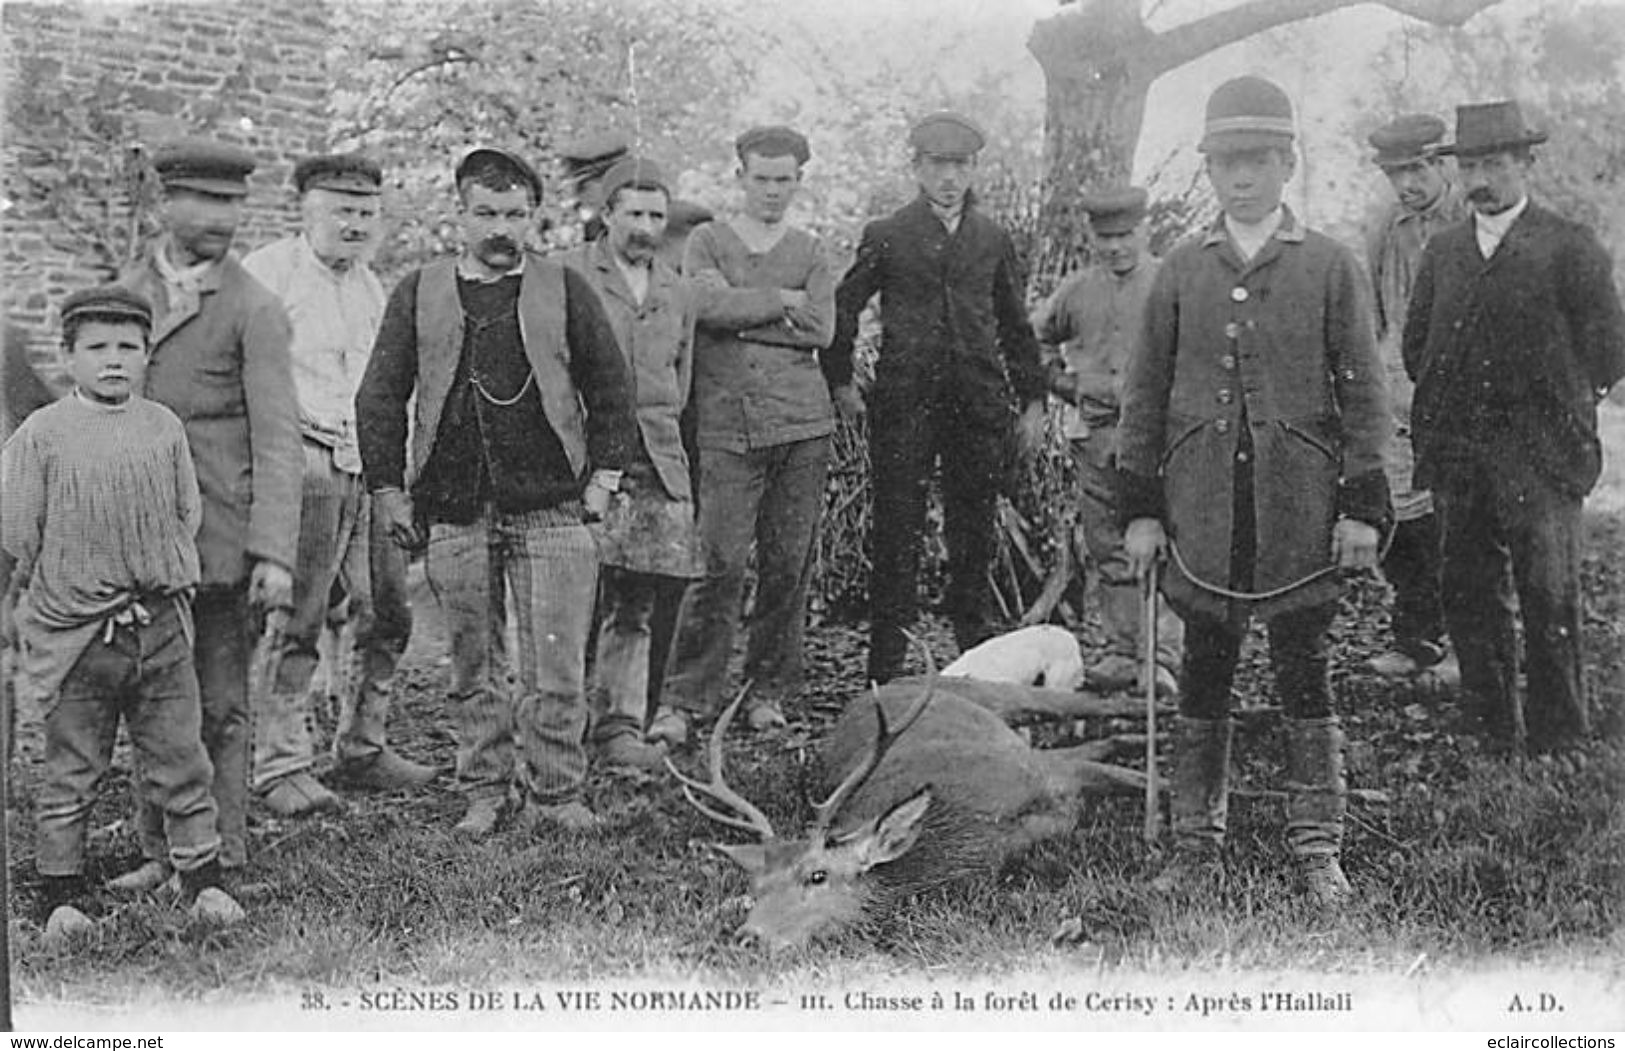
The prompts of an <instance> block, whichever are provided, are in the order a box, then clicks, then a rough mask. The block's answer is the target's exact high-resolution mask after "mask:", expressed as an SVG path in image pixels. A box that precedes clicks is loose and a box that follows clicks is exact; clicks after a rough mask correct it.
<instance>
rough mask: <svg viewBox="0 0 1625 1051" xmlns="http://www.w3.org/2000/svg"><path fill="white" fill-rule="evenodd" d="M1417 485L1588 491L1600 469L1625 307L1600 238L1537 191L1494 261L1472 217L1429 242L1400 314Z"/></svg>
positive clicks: (1624, 357) (1622, 358)
mask: <svg viewBox="0 0 1625 1051" xmlns="http://www.w3.org/2000/svg"><path fill="white" fill-rule="evenodd" d="M1404 356H1405V370H1406V371H1407V372H1408V373H1410V375H1411V378H1412V379H1414V380H1416V384H1417V386H1416V400H1415V402H1414V403H1413V405H1412V408H1411V427H1412V434H1413V440H1414V441H1415V443H1416V454H1417V461H1418V462H1417V483H1418V484H1419V485H1425V486H1427V487H1429V488H1449V487H1451V486H1453V485H1459V484H1465V483H1466V482H1467V481H1468V479H1469V477H1470V476H1471V473H1472V471H1473V469H1474V465H1475V464H1486V465H1494V468H1495V470H1494V471H1493V472H1492V473H1493V475H1494V476H1495V477H1497V478H1498V479H1500V480H1501V481H1502V482H1504V483H1506V484H1511V485H1517V484H1527V483H1530V482H1534V481H1537V480H1540V481H1543V482H1544V483H1545V484H1549V485H1552V486H1555V487H1556V488H1557V489H1559V490H1560V491H1562V492H1565V493H1567V494H1569V495H1570V496H1573V497H1575V498H1581V497H1584V496H1585V494H1586V493H1588V492H1590V491H1591V487H1592V486H1593V485H1595V484H1596V481H1597V476H1598V474H1599V473H1600V472H1601V470H1602V447H1601V444H1600V443H1599V442H1598V439H1597V411H1596V409H1597V400H1598V398H1599V397H1601V396H1602V395H1603V394H1605V393H1607V391H1608V388H1610V387H1612V386H1613V385H1614V384H1615V383H1616V382H1618V381H1619V379H1620V377H1621V376H1622V375H1625V314H1622V312H1621V309H1620V302H1619V296H1618V293H1617V292H1616V291H1615V288H1614V280H1613V266H1612V263H1611V261H1610V260H1609V258H1608V252H1607V251H1606V250H1605V249H1604V248H1603V247H1602V245H1601V244H1599V243H1598V241H1597V238H1596V236H1595V235H1594V234H1593V233H1592V232H1591V231H1590V230H1588V229H1586V228H1585V227H1583V226H1581V225H1579V224H1578V223H1574V222H1570V221H1569V220H1567V219H1564V218H1562V217H1560V216H1558V215H1556V214H1554V213H1552V212H1550V211H1548V210H1547V209H1545V208H1542V207H1541V206H1539V205H1538V204H1535V203H1534V202H1533V201H1531V202H1530V203H1529V205H1528V207H1527V208H1526V209H1525V211H1524V213H1523V214H1522V215H1520V216H1519V217H1518V219H1517V220H1516V221H1515V222H1514V223H1513V224H1512V227H1511V228H1510V229H1509V230H1508V231H1507V233H1506V236H1505V237H1504V238H1503V239H1502V241H1501V243H1500V245H1498V246H1497V247H1496V250H1495V254H1494V255H1492V256H1490V258H1489V259H1488V260H1486V259H1485V258H1484V257H1483V255H1482V254H1481V253H1480V252H1479V250H1478V239H1477V232H1476V230H1475V226H1474V222H1473V220H1472V219H1468V221H1467V222H1465V223H1462V224H1460V225H1459V226H1454V227H1452V228H1450V229H1448V230H1444V231H1442V232H1440V233H1439V234H1438V235H1437V236H1436V237H1434V238H1433V240H1432V241H1430V242H1429V243H1428V247H1427V251H1426V252H1425V253H1424V254H1423V256H1422V265H1421V272H1420V273H1419V274H1418V275H1417V279H1416V286H1415V288H1414V289H1413V290H1412V293H1411V305H1410V312H1409V314H1408V317H1407V320H1406V324H1405V342H1404Z"/></svg>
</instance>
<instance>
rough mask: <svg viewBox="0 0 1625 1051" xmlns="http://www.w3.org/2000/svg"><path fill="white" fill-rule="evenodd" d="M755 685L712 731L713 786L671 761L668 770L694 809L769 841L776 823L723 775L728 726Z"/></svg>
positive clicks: (737, 699)
mask: <svg viewBox="0 0 1625 1051" xmlns="http://www.w3.org/2000/svg"><path fill="white" fill-rule="evenodd" d="M752 685H754V682H753V681H747V682H746V683H745V685H744V686H742V687H740V688H739V695H738V696H737V697H735V698H734V699H733V703H732V704H730V705H728V707H727V708H726V709H725V710H724V711H723V713H722V716H721V717H720V718H718V719H717V725H716V727H715V729H713V730H712V731H711V746H710V758H711V783H710V784H702V783H701V782H699V781H696V780H694V779H693V778H691V777H687V776H685V775H684V774H683V772H682V771H681V770H679V769H677V767H676V765H675V764H674V763H672V761H671V760H670V759H667V760H666V768H667V769H668V770H670V771H671V772H672V776H673V777H675V778H677V780H678V781H680V782H681V783H682V785H683V795H684V796H685V797H687V799H688V801H689V803H691V804H693V806H694V809H696V810H698V811H699V812H700V813H702V814H704V815H705V816H706V817H708V818H710V819H711V820H712V821H718V822H721V823H722V824H724V825H727V826H729V827H731V828H737V829H741V830H743V831H745V832H751V833H754V834H755V835H757V836H760V837H761V838H762V839H764V840H766V839H772V838H773V823H772V822H771V821H769V820H768V819H767V815H766V814H764V813H762V812H761V811H760V810H758V809H756V807H755V805H753V804H752V803H751V801H750V800H748V799H746V798H745V797H744V796H742V795H740V794H739V793H738V792H736V791H734V790H733V789H732V788H729V787H728V782H727V780H726V779H725V778H723V776H722V739H723V738H724V737H725V736H727V733H728V724H729V723H731V722H733V717H734V713H735V712H737V711H738V710H739V705H740V703H741V702H742V701H744V699H745V695H746V694H747V693H749V692H750V688H751V686H752ZM696 792H704V793H705V794H706V795H708V796H710V797H711V798H712V799H714V800H716V801H717V802H718V803H721V804H723V805H724V806H727V807H731V808H733V810H735V811H736V812H737V814H728V813H724V812H723V811H720V810H714V809H712V808H711V807H710V806H708V805H706V804H705V803H704V802H702V801H701V799H700V797H699V796H697V795H695V793H696Z"/></svg>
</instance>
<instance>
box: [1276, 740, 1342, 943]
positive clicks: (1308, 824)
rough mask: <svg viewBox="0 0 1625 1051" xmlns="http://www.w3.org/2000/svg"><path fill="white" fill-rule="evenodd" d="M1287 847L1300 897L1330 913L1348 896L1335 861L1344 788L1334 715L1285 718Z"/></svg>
mask: <svg viewBox="0 0 1625 1051" xmlns="http://www.w3.org/2000/svg"><path fill="white" fill-rule="evenodd" d="M1286 730H1287V785H1286V790H1287V804H1286V809H1287V821H1286V836H1287V843H1288V845H1289V846H1290V847H1291V849H1292V856H1293V858H1294V859H1295V860H1296V862H1297V866H1298V874H1299V875H1300V876H1301V877H1302V879H1303V886H1304V891H1305V893H1307V894H1308V896H1309V898H1310V900H1311V901H1312V902H1313V903H1314V904H1315V905H1316V906H1318V907H1319V908H1320V909H1321V910H1322V911H1323V912H1330V911H1334V910H1336V908H1337V907H1338V906H1339V905H1341V904H1342V903H1343V902H1344V901H1346V900H1347V899H1348V897H1349V895H1350V894H1351V893H1353V891H1352V888H1350V887H1349V881H1348V877H1347V876H1345V875H1344V874H1343V866H1342V864H1341V862H1340V861H1339V857H1340V856H1341V854H1342V851H1343V814H1344V810H1345V808H1346V807H1347V801H1348V787H1347V785H1346V784H1345V783H1344V780H1343V731H1342V729H1341V727H1340V726H1339V724H1338V721H1337V717H1336V716H1335V715H1333V716H1328V717H1327V718H1324V719H1288V720H1287V724H1286Z"/></svg>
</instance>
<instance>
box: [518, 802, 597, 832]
mask: <svg viewBox="0 0 1625 1051" xmlns="http://www.w3.org/2000/svg"><path fill="white" fill-rule="evenodd" d="M519 821H520V827H521V828H523V829H524V831H525V832H526V833H527V834H530V835H534V834H536V833H539V832H546V831H554V830H557V829H563V830H564V831H566V832H592V831H594V830H596V829H597V828H599V827H600V826H602V825H603V823H604V821H603V819H602V818H600V817H599V816H598V815H597V814H594V813H593V812H592V810H591V808H589V807H588V806H587V804H585V803H583V802H582V801H581V800H579V799H570V800H566V801H565V802H563V803H538V802H536V801H535V800H534V799H533V800H531V801H530V802H529V803H528V804H526V806H525V812H524V813H523V814H521V815H520V818H519Z"/></svg>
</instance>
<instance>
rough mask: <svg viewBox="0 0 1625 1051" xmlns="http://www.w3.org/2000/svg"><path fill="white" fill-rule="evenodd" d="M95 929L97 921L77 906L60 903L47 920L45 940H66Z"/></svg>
mask: <svg viewBox="0 0 1625 1051" xmlns="http://www.w3.org/2000/svg"><path fill="white" fill-rule="evenodd" d="M95 929H96V921H95V920H93V919H91V918H90V917H89V916H86V915H85V914H84V913H83V912H80V911H79V909H78V907H77V906H74V905H58V906H57V907H56V908H54V909H52V910H51V915H50V916H49V917H48V918H47V919H46V920H45V940H46V941H47V942H52V943H55V942H65V941H67V940H68V939H69V938H72V937H73V936H75V935H78V934H88V933H90V932H91V931H93V930H95Z"/></svg>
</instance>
